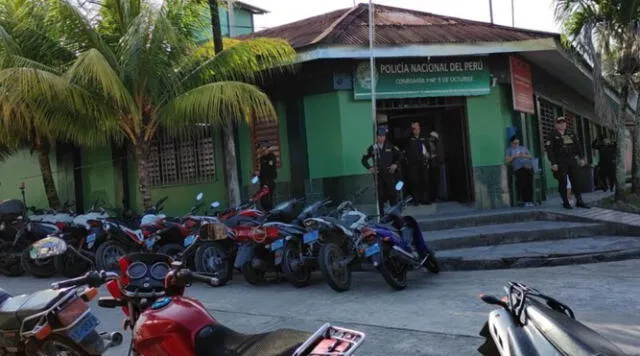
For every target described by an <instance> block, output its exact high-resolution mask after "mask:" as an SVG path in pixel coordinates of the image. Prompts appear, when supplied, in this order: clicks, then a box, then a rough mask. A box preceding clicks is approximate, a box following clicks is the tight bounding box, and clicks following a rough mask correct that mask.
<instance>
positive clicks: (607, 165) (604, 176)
mask: <svg viewBox="0 0 640 356" xmlns="http://www.w3.org/2000/svg"><path fill="white" fill-rule="evenodd" d="M592 147H593V148H594V149H596V150H598V156H600V162H599V163H598V176H599V177H598V178H599V179H598V180H599V181H600V182H601V183H602V190H603V191H605V192H606V191H607V190H609V189H610V190H611V191H613V189H614V186H615V185H616V143H615V142H611V140H610V139H608V138H604V139H603V138H601V139H599V140H597V141H594V142H593V144H592Z"/></svg>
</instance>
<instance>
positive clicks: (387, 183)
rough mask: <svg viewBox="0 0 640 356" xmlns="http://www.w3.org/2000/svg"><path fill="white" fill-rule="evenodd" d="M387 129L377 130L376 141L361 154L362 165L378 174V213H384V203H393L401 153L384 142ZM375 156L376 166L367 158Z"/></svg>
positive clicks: (394, 202) (395, 200)
mask: <svg viewBox="0 0 640 356" xmlns="http://www.w3.org/2000/svg"><path fill="white" fill-rule="evenodd" d="M386 137H387V129H386V128H384V127H381V128H379V129H378V131H377V137H376V143H375V144H374V145H372V146H369V148H368V149H367V153H365V154H364V155H363V156H362V161H361V162H362V165H363V166H364V168H366V169H367V170H368V171H369V172H371V173H373V174H377V175H378V207H379V209H380V214H384V203H385V202H387V201H389V204H391V205H395V204H396V203H397V202H398V200H397V197H396V190H395V184H396V174H397V169H398V165H399V164H400V160H401V154H400V150H398V148H397V147H396V146H394V145H392V144H390V143H388V142H386ZM374 157H375V158H376V163H377V164H376V167H373V166H372V165H371V164H370V163H369V160H371V159H373V158H374Z"/></svg>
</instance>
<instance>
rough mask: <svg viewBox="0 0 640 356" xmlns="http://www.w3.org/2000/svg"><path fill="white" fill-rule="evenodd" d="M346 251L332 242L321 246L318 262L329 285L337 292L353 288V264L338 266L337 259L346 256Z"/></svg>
mask: <svg viewBox="0 0 640 356" xmlns="http://www.w3.org/2000/svg"><path fill="white" fill-rule="evenodd" d="M345 257H346V254H345V253H344V251H343V250H342V249H341V248H340V247H338V246H336V245H335V244H332V243H327V244H324V245H322V247H320V253H319V254H318V264H319V265H320V271H321V272H322V275H323V276H324V278H325V279H326V280H327V283H328V284H329V287H331V289H333V290H335V291H336V292H344V291H346V290H349V289H350V288H351V266H350V265H345V266H338V265H336V262H337V261H340V260H341V259H343V258H345Z"/></svg>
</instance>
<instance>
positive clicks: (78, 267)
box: [53, 251, 91, 278]
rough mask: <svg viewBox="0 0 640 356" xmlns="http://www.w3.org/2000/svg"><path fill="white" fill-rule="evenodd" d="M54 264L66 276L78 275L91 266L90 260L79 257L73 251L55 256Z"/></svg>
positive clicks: (73, 276)
mask: <svg viewBox="0 0 640 356" xmlns="http://www.w3.org/2000/svg"><path fill="white" fill-rule="evenodd" d="M53 265H54V266H55V267H56V271H58V272H60V274H61V275H62V276H64V277H66V278H75V277H78V276H80V275H81V274H83V273H85V272H87V271H88V270H89V269H90V268H91V265H90V264H89V262H87V261H85V260H83V259H82V258H80V257H78V256H77V255H76V254H75V252H73V251H67V252H65V253H64V254H62V255H59V256H56V257H54V258H53Z"/></svg>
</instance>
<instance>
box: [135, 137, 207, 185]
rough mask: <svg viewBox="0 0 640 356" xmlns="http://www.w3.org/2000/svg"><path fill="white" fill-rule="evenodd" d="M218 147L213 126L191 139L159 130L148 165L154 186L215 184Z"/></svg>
mask: <svg viewBox="0 0 640 356" xmlns="http://www.w3.org/2000/svg"><path fill="white" fill-rule="evenodd" d="M214 147H215V146H214V142H213V130H212V129H211V127H201V128H199V129H198V131H197V133H196V134H195V135H193V136H191V137H190V138H187V139H184V138H183V139H179V138H176V137H171V136H170V135H168V134H167V133H165V132H160V131H159V132H158V134H157V135H156V139H155V140H154V141H153V142H152V143H151V147H150V151H149V158H148V162H147V169H148V172H149V181H150V184H151V186H152V187H159V186H166V185H174V184H193V183H206V182H211V181H212V180H213V179H214V178H215V173H216V165H215V151H214Z"/></svg>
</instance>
